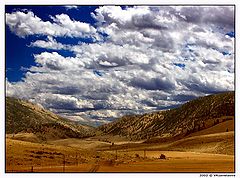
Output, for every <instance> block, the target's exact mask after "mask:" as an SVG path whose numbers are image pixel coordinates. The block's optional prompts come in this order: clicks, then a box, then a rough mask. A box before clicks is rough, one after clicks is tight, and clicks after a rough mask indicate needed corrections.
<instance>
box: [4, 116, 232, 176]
mask: <svg viewBox="0 0 240 178" xmlns="http://www.w3.org/2000/svg"><path fill="white" fill-rule="evenodd" d="M226 128H228V131H227V132H226ZM233 130H234V123H233V120H230V121H226V122H223V123H220V124H217V125H215V126H213V127H211V128H209V129H205V130H202V131H199V132H196V133H193V134H191V135H189V136H188V137H185V138H183V139H180V140H173V141H168V142H164V143H162V142H156V141H155V142H154V143H144V140H143V141H138V142H132V141H129V140H127V139H124V138H121V137H111V136H104V137H101V136H98V137H92V138H88V139H73V138H69V139H62V140H54V141H48V142H45V143H37V142H36V143H33V142H30V141H32V140H33V139H34V137H33V135H30V134H29V135H28V134H21V135H18V134H17V135H15V136H14V139H13V138H12V137H11V136H9V135H8V136H7V137H6V172H234V171H235V170H234V131H233ZM23 140H25V141H23ZM26 140H27V141H26ZM106 140H107V141H106ZM110 142H114V146H112V145H111V143H110ZM161 154H164V155H165V156H166V159H159V156H160V155H161Z"/></svg>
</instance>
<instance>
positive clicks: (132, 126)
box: [99, 92, 235, 140]
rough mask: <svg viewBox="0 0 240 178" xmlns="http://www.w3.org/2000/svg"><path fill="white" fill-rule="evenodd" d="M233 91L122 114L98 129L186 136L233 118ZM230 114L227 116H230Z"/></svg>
mask: <svg viewBox="0 0 240 178" xmlns="http://www.w3.org/2000/svg"><path fill="white" fill-rule="evenodd" d="M234 103H235V102H234V92H226V93H221V94H216V95H209V96H205V97H200V98H198V99H195V100H192V101H189V102H187V103H185V104H183V105H182V106H181V107H179V108H175V109H170V110H166V111H159V112H154V113H149V114H143V115H132V116H123V117H122V118H120V119H118V120H116V121H115V122H112V123H109V124H106V125H103V126H100V127H99V130H101V131H103V132H105V133H107V134H113V135H121V136H125V137H128V138H129V139H131V140H141V139H150V138H152V137H156V136H161V137H172V136H177V135H182V136H186V135H189V134H191V133H193V132H196V131H200V130H203V129H206V128H209V127H212V126H214V125H216V124H219V123H220V122H224V121H226V120H227V119H232V117H234V112H235V110H234V109H235V108H234ZM229 116H230V117H229Z"/></svg>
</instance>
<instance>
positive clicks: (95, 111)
mask: <svg viewBox="0 0 240 178" xmlns="http://www.w3.org/2000/svg"><path fill="white" fill-rule="evenodd" d="M233 14H234V9H233V7H231V6H220V7H218V6H211V7H210V6H193V7H190V6H177V7H174V6H173V7H170V6H160V7H158V6H156V7H154V6H150V7H147V6H136V7H124V8H123V7H119V6H110V7H109V6H102V7H99V8H97V9H96V10H95V11H94V12H92V14H91V16H92V17H93V18H94V19H95V20H96V24H95V28H94V27H93V26H92V25H91V24H87V23H85V22H79V21H74V20H72V19H71V17H69V16H68V15H66V14H60V15H56V16H54V17H51V19H52V22H50V21H43V20H41V19H40V18H39V17H37V16H35V15H34V14H33V13H32V12H25V13H24V12H18V11H17V12H13V13H11V14H7V16H6V23H7V25H8V26H9V28H10V30H11V31H12V32H13V33H15V34H16V35H18V36H19V37H24V36H27V35H46V36H47V39H46V40H36V41H34V42H32V43H31V44H30V45H29V46H30V47H40V48H45V49H52V50H58V51H59V50H67V51H71V52H73V54H74V55H73V56H71V57H65V56H62V55H61V54H60V53H59V52H42V53H40V54H34V60H35V63H36V65H34V66H31V67H30V68H29V69H28V71H27V73H26V75H25V77H24V78H23V80H22V81H19V82H16V83H11V82H8V81H7V95H10V96H17V97H20V98H25V99H31V100H32V101H34V102H36V103H40V104H41V105H43V106H44V107H46V108H50V109H52V110H53V111H54V112H57V113H60V114H62V115H64V116H67V117H69V118H72V119H76V118H77V117H81V118H82V121H85V122H91V123H100V124H102V123H106V122H109V121H111V120H113V118H116V117H119V116H122V115H124V114H129V113H131V114H133V113H143V112H150V111H153V110H159V109H166V108H170V107H174V106H177V105H179V104H182V103H184V102H186V101H188V100H189V99H193V98H196V97H198V96H203V95H206V94H212V93H218V92H223V91H229V90H234V37H229V36H228V35H226V34H227V33H229V32H233V31H234V15H233ZM30 22H31V23H30ZM102 34H105V36H106V37H105V39H104V40H103V41H101V42H100V41H98V42H95V43H84V42H81V43H79V44H77V45H76V44H71V45H70V44H62V43H60V42H58V41H57V38H55V37H59V36H66V37H71V38H74V37H81V36H84V37H93V38H96V39H97V37H99V36H101V35H102Z"/></svg>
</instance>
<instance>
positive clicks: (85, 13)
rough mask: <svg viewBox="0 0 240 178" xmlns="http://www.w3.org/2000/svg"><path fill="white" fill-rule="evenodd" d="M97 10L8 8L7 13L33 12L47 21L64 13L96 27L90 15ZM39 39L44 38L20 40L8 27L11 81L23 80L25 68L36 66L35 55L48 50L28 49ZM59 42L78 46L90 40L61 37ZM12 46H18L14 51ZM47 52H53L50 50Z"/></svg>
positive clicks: (63, 53) (7, 37) (47, 7)
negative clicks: (50, 17)
mask: <svg viewBox="0 0 240 178" xmlns="http://www.w3.org/2000/svg"><path fill="white" fill-rule="evenodd" d="M96 8H97V7H96V6H80V7H78V8H77V9H76V8H72V9H66V7H64V6H62V7H59V6H6V13H11V12H14V11H17V10H22V11H24V10H25V11H32V12H34V14H35V15H36V16H38V17H40V18H41V19H42V20H46V21H47V20H50V19H49V16H54V15H56V14H62V13H64V14H68V15H69V16H70V17H71V18H72V19H75V20H79V21H84V22H87V23H90V24H92V25H94V23H95V20H94V19H93V18H92V17H91V15H90V13H91V12H92V11H94V10H95V9H96ZM39 38H40V39H44V36H40V37H39V36H38V37H36V36H26V37H24V38H19V37H18V36H16V35H15V34H14V33H12V32H11V31H10V30H9V28H8V27H7V25H6V58H7V60H6V68H7V71H6V75H7V78H8V80H9V81H11V82H17V81H19V80H21V79H22V78H23V77H24V74H25V71H24V70H23V68H29V67H30V66H32V65H34V64H35V63H34V57H33V53H41V52H44V51H46V49H41V48H29V47H27V46H28V45H29V44H30V43H31V42H32V41H34V40H36V39H39ZM58 41H60V42H62V43H67V44H77V43H78V42H79V41H84V42H89V40H88V39H85V38H83V39H79V38H77V39H76V38H65V37H59V38H58ZM12 46H17V47H16V48H14V51H13V49H12ZM47 51H53V50H51V49H48V50H47ZM58 52H59V53H60V54H62V55H63V56H66V57H67V56H72V55H73V54H72V52H69V51H66V50H60V51H58ZM20 59H21V60H20Z"/></svg>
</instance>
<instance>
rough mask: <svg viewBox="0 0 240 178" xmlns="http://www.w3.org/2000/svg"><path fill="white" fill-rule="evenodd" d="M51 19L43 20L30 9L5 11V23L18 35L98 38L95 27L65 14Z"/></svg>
mask: <svg viewBox="0 0 240 178" xmlns="http://www.w3.org/2000/svg"><path fill="white" fill-rule="evenodd" d="M51 19H52V20H53V22H50V21H43V20H42V19H40V18H39V17H37V16H36V15H34V13H33V12H31V11H29V12H21V11H16V12H12V13H11V14H10V13H6V24H7V25H8V26H9V28H10V30H11V31H12V32H14V33H15V34H16V35H18V36H19V37H25V36H28V35H47V36H54V37H62V36H65V37H83V38H86V37H89V38H93V39H99V37H98V35H97V33H96V29H95V28H94V27H93V26H91V25H89V24H88V23H84V22H80V21H75V20H72V19H70V17H69V16H68V15H66V14H59V15H56V16H55V17H53V16H52V17H51Z"/></svg>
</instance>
